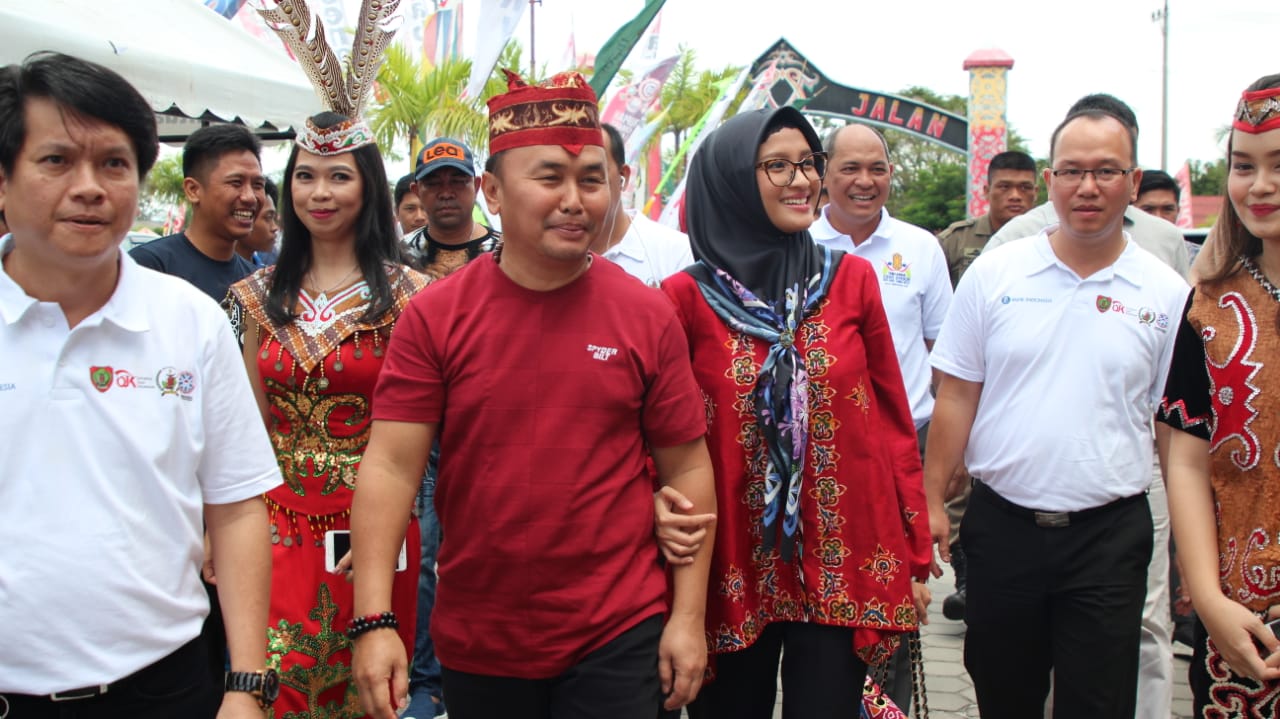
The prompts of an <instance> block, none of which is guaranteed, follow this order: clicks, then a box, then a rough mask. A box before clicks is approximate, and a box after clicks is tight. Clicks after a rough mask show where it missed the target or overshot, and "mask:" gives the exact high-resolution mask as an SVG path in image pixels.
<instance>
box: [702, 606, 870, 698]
mask: <svg viewBox="0 0 1280 719" xmlns="http://www.w3.org/2000/svg"><path fill="white" fill-rule="evenodd" d="M779 656H781V660H782V717H783V719H851V718H852V717H857V716H859V713H858V712H859V711H860V710H861V707H862V684H863V682H864V681H866V677H867V665H866V663H865V662H863V661H862V660H861V659H859V658H858V655H856V654H854V652H853V630H852V629H849V628H847V627H830V626H825V625H822V624H810V623H801V622H782V623H776V624H770V625H769V626H767V627H765V629H764V631H763V632H761V633H760V636H759V637H758V638H757V639H756V641H755V643H754V644H752V645H751V646H749V647H747V648H746V649H743V650H741V651H737V652H730V653H728V654H717V655H716V656H715V659H714V662H715V672H716V678H715V680H714V681H712V682H710V683H709V684H706V685H705V686H703V687H702V691H701V692H700V693H699V694H698V698H697V700H696V701H694V703H693V704H692V705H690V706H689V716H690V717H693V718H694V719H770V717H772V716H773V705H774V701H775V700H776V698H777V690H778V660H779Z"/></svg>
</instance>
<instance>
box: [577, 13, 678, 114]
mask: <svg viewBox="0 0 1280 719" xmlns="http://www.w3.org/2000/svg"><path fill="white" fill-rule="evenodd" d="M665 3H666V0H646V2H645V4H644V9H643V10H641V11H640V14H639V15H636V16H635V18H633V19H632V20H631V22H628V23H627V24H626V25H623V26H622V27H620V28H618V31H617V32H615V33H614V34H613V37H611V38H609V40H608V41H606V42H605V44H604V47H602V48H600V52H598V53H596V70H595V74H594V75H592V76H591V89H592V90H595V92H596V97H604V91H605V88H607V87H609V83H611V82H613V76H614V75H617V74H618V68H620V67H622V63H623V61H625V60H626V59H627V55H630V54H631V49H632V48H634V47H635V46H636V43H637V42H639V41H640V36H641V35H643V34H644V29H645V28H647V27H649V23H650V22H652V21H653V16H654V15H657V14H658V11H659V10H661V9H662V6H663V5H664V4H665Z"/></svg>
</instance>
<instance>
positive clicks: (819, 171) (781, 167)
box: [756, 152, 827, 187]
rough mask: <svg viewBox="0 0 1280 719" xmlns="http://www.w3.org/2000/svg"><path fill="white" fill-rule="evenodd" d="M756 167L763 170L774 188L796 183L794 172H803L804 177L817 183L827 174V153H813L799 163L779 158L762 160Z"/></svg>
mask: <svg viewBox="0 0 1280 719" xmlns="http://www.w3.org/2000/svg"><path fill="white" fill-rule="evenodd" d="M756 167H758V168H760V169H762V170H764V174H765V176H767V177H768V178H769V182H770V183H772V184H773V186H774V187H789V186H790V185H791V183H793V182H795V181H796V170H797V169H799V170H801V171H803V172H804V176H805V177H807V178H809V179H810V180H813V181H814V182H817V181H819V180H821V179H822V176H823V175H825V174H827V153H825V152H815V153H813V154H811V155H805V157H804V159H802V160H800V161H799V162H793V161H791V160H786V159H783V158H781V157H775V158H773V159H771V160H762V161H760V162H757V163H756Z"/></svg>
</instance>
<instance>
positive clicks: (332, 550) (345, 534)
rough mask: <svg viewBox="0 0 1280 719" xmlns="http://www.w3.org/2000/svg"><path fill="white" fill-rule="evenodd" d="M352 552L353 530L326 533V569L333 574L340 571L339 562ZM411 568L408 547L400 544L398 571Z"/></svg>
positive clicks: (334, 530) (336, 530) (335, 530)
mask: <svg viewBox="0 0 1280 719" xmlns="http://www.w3.org/2000/svg"><path fill="white" fill-rule="evenodd" d="M349 551H351V530H348V529H331V530H329V531H327V532H325V533H324V569H325V571H326V572H333V571H336V570H337V569H338V562H340V561H342V558H343V557H345V556H347V552H349ZM408 567H409V554H408V547H407V546H405V543H404V542H401V543H400V556H399V557H397V558H396V571H397V572H403V571H404V570H405V569H407V568H408Z"/></svg>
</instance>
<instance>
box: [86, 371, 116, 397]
mask: <svg viewBox="0 0 1280 719" xmlns="http://www.w3.org/2000/svg"><path fill="white" fill-rule="evenodd" d="M114 377H115V372H114V371H113V370H112V369H111V368H110V367H90V368H89V380H90V381H91V382H93V388H94V389H96V390H98V391H99V392H106V391H107V390H109V389H111V380H112V378H114Z"/></svg>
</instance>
